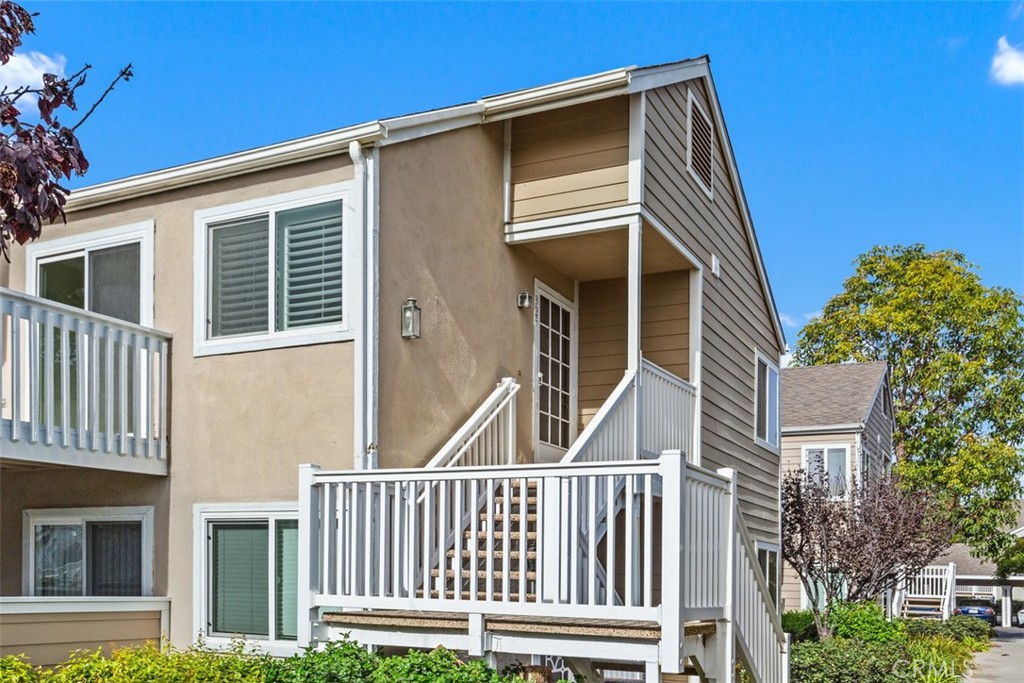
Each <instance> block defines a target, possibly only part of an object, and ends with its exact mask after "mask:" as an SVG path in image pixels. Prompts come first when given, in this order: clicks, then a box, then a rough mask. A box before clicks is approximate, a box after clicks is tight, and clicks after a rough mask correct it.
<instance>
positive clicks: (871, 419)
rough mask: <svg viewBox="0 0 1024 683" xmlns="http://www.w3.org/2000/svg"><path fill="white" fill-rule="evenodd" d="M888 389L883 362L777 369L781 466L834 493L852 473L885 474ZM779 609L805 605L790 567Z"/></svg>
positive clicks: (841, 492) (889, 411) (890, 420)
mask: <svg viewBox="0 0 1024 683" xmlns="http://www.w3.org/2000/svg"><path fill="white" fill-rule="evenodd" d="M892 415H893V413H892V391H891V388H890V385H889V372H888V368H887V366H886V364H885V363H884V362H880V361H878V362H873V363H846V364H842V365H814V366H809V367H799V368H784V369H783V370H782V467H783V470H784V471H790V470H796V469H804V470H806V471H807V472H808V473H809V474H810V475H811V476H814V477H817V478H820V479H822V480H825V481H828V482H829V484H830V486H831V487H832V489H833V492H834V494H835V495H837V496H843V495H845V494H846V493H847V485H848V483H849V482H850V481H851V478H852V477H862V476H863V477H870V476H871V474H872V473H873V472H874V473H882V472H888V471H889V469H890V468H891V466H892V463H893V459H894V453H893V446H892V433H893V418H892ZM782 577H783V578H782V586H781V595H782V610H783V611H789V610H795V609H804V608H806V607H808V606H809V605H808V601H807V595H806V591H804V590H803V588H802V587H801V585H800V578H799V577H798V576H797V573H796V571H795V570H794V569H793V568H792V567H791V566H789V564H785V566H784V568H783V572H782Z"/></svg>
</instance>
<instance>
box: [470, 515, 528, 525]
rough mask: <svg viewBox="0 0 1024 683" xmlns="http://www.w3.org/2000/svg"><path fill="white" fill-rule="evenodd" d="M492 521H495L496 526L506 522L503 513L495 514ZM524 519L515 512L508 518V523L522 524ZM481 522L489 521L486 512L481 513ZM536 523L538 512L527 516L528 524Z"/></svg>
mask: <svg viewBox="0 0 1024 683" xmlns="http://www.w3.org/2000/svg"><path fill="white" fill-rule="evenodd" d="M491 519H492V520H493V521H494V523H495V524H501V523H503V522H504V521H505V514H504V513H502V512H496V513H494V516H493V517H492V518H491ZM522 519H523V517H522V515H520V514H519V513H518V512H514V513H512V514H511V515H509V516H508V521H509V523H511V524H519V522H521V521H522ZM480 521H481V522H486V521H487V513H486V512H481V513H480ZM536 522H537V513H536V512H532V513H529V514H527V515H526V523H527V524H530V523H536Z"/></svg>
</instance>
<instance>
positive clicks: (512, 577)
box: [430, 569, 537, 581]
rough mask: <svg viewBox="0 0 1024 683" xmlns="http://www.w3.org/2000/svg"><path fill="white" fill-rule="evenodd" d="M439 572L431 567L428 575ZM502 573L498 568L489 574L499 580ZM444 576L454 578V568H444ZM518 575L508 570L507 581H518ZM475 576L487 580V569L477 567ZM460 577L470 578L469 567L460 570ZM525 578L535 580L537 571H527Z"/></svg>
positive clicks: (439, 572)
mask: <svg viewBox="0 0 1024 683" xmlns="http://www.w3.org/2000/svg"><path fill="white" fill-rule="evenodd" d="M440 574H441V570H439V569H431V570H430V575H431V576H432V577H434V578H437V577H438V576H440ZM504 575H505V573H504V572H503V571H501V570H499V569H495V570H494V571H492V572H491V576H492V577H493V578H495V579H498V580H501V578H502V577H503V576H504ZM444 576H445V578H447V579H454V578H455V570H454V569H446V570H445V572H444ZM520 576H521V575H520V573H519V572H518V571H510V572H509V573H508V578H509V581H518V580H519V577H520ZM476 577H477V578H478V579H483V580H485V581H486V580H487V570H486V569H478V570H477V572H476ZM462 578H464V579H470V578H472V570H471V569H463V570H462ZM526 580H527V581H536V580H537V572H529V571H528V572H526Z"/></svg>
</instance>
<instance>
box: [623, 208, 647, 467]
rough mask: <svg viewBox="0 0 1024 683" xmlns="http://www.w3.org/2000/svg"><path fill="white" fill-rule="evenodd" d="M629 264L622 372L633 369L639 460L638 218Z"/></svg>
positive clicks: (631, 233) (635, 453)
mask: <svg viewBox="0 0 1024 683" xmlns="http://www.w3.org/2000/svg"><path fill="white" fill-rule="evenodd" d="M628 258H629V263H628V276H627V280H626V289H627V292H628V297H629V301H628V302H627V316H628V319H627V324H626V330H627V332H626V371H627V372H628V371H632V372H634V373H635V374H634V377H635V379H634V382H635V383H634V386H633V416H632V418H633V443H632V444H631V446H632V449H633V458H634V459H636V460H639V459H640V454H641V452H642V451H641V449H642V448H643V446H644V443H643V420H642V415H643V413H642V411H643V410H644V406H643V405H642V403H641V401H642V399H641V395H642V394H643V391H642V387H641V384H642V382H643V378H642V374H643V373H642V372H641V371H640V355H641V350H640V309H641V294H640V284H641V283H640V279H641V278H642V277H643V231H642V227H641V222H640V218H639V217H637V218H634V219H633V220H632V221H631V222H630V224H629V256H628Z"/></svg>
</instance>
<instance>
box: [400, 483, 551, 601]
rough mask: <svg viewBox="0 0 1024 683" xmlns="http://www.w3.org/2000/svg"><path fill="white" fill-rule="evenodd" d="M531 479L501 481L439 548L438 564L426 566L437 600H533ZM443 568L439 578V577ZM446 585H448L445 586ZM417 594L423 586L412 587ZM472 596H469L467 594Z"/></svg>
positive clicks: (534, 563) (534, 491)
mask: <svg viewBox="0 0 1024 683" xmlns="http://www.w3.org/2000/svg"><path fill="white" fill-rule="evenodd" d="M537 520H538V513H537V482H536V481H527V482H526V487H525V489H524V487H523V482H522V481H520V480H515V481H510V482H502V483H501V484H499V485H498V486H497V487H496V488H495V491H494V495H493V497H491V498H490V500H488V499H486V497H485V499H484V500H483V501H482V504H481V506H480V511H479V512H478V513H477V516H476V517H475V518H474V519H473V520H471V522H470V524H469V528H468V529H465V530H463V532H462V534H461V537H457V538H456V540H455V542H454V547H452V548H449V549H448V551H447V552H446V553H445V562H444V567H443V568H442V567H435V568H433V569H431V570H430V579H431V581H430V586H431V589H430V595H431V597H432V598H434V599H437V598H439V597H440V595H441V589H440V586H444V592H445V599H449V600H452V599H455V598H456V588H457V591H458V599H461V600H469V599H475V600H506V601H512V602H518V601H520V600H521V601H524V602H535V601H536V600H537V595H536V590H537V538H538V532H537ZM442 572H443V580H442ZM449 586H450V588H449ZM417 595H418V596H419V597H422V596H423V589H422V588H421V589H419V591H417ZM472 596H475V597H472Z"/></svg>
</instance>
